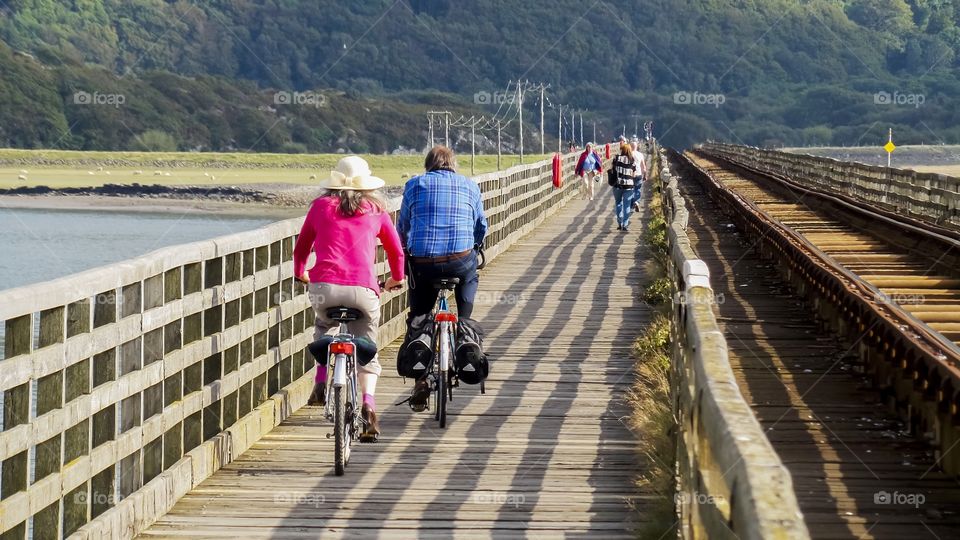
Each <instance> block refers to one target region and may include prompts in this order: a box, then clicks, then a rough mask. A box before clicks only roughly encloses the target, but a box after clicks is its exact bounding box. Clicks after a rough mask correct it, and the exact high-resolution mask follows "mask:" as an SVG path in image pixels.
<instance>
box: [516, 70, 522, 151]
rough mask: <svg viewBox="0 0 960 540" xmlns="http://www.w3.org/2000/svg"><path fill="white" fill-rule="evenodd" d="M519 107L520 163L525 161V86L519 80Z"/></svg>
mask: <svg viewBox="0 0 960 540" xmlns="http://www.w3.org/2000/svg"><path fill="white" fill-rule="evenodd" d="M517 107H519V110H520V163H523V88H522V87H521V86H520V80H519V79H518V80H517Z"/></svg>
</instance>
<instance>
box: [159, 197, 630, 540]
mask: <svg viewBox="0 0 960 540" xmlns="http://www.w3.org/2000/svg"><path fill="white" fill-rule="evenodd" d="M608 195H609V194H607V193H605V194H604V196H603V197H600V198H599V199H600V200H598V201H596V202H595V203H593V204H590V205H587V204H586V203H584V202H580V201H577V202H573V203H570V204H568V206H567V208H565V209H563V210H562V211H561V212H560V213H559V214H558V215H555V216H554V217H552V218H550V219H549V220H548V221H546V222H544V223H543V224H542V225H541V226H539V227H538V228H537V230H536V231H535V232H533V233H532V234H530V235H529V236H527V237H525V238H523V239H522V240H521V241H519V242H518V243H517V244H516V245H514V246H513V247H512V248H511V249H509V250H508V251H506V252H505V253H502V254H501V255H500V257H498V258H497V260H496V261H495V262H493V263H491V264H490V266H488V267H487V268H486V269H485V270H484V271H483V272H482V276H481V292H480V293H479V301H478V305H477V309H476V312H475V316H476V317H477V318H478V320H480V321H481V322H482V324H483V326H484V328H485V329H487V330H488V331H489V337H488V339H487V343H489V347H488V350H489V352H490V353H491V354H492V355H493V357H494V359H495V360H494V362H495V363H494V364H493V371H492V373H491V377H490V379H489V380H488V383H487V393H486V395H480V394H479V392H478V389H477V387H468V386H462V387H461V388H459V389H457V391H456V393H455V394H454V401H453V403H452V404H451V406H450V409H449V410H450V415H451V416H450V420H449V424H448V426H447V427H446V429H440V428H439V427H438V426H437V422H435V421H434V420H433V416H432V414H427V413H424V414H414V413H412V412H411V411H410V409H409V408H408V407H407V406H406V405H402V406H399V407H393V406H392V404H393V403H395V402H397V401H399V400H400V399H402V398H403V397H404V396H406V395H408V394H409V392H410V388H411V386H412V385H411V384H410V381H407V384H406V385H404V384H403V383H402V382H401V380H400V378H399V377H397V376H396V374H395V373H390V372H389V371H388V370H387V369H385V370H384V373H385V374H386V376H385V377H383V379H382V383H381V387H380V389H379V390H378V402H379V403H378V408H379V409H380V410H381V411H382V413H381V414H382V417H381V418H382V420H381V425H382V429H383V430H384V435H383V437H382V439H381V441H380V442H378V443H376V444H370V445H360V446H357V447H355V450H354V453H353V455H352V457H351V462H350V465H349V466H348V468H347V474H346V475H345V476H342V477H337V476H334V475H333V446H332V443H331V439H328V438H327V434H328V433H330V431H331V429H330V425H329V423H328V422H327V421H325V420H324V419H323V417H322V414H321V409H320V408H319V407H304V408H303V409H300V410H299V411H298V412H296V413H295V414H294V415H293V416H292V417H290V418H289V419H287V420H286V421H285V422H283V423H282V424H281V425H280V426H278V427H277V428H276V429H274V430H273V431H272V432H270V433H269V434H267V435H266V436H265V437H264V438H263V439H262V440H261V441H260V442H258V443H256V444H254V445H253V447H252V448H250V450H247V452H245V453H244V454H243V455H242V456H240V458H239V459H238V460H236V461H235V462H233V463H231V464H230V465H227V466H226V467H224V468H223V469H221V470H220V471H219V472H217V473H216V474H214V475H213V476H212V477H211V478H210V479H208V480H206V481H204V482H203V483H201V484H200V485H199V486H197V487H196V488H195V489H194V490H193V491H191V492H190V493H189V494H188V495H186V496H185V497H184V498H183V499H181V501H180V502H179V503H177V505H176V506H175V507H174V508H173V510H171V511H170V512H169V513H167V514H166V515H165V516H164V517H162V518H161V519H160V520H159V521H158V522H157V523H156V524H155V525H153V526H152V527H151V528H150V529H148V530H147V531H145V532H144V533H143V534H142V536H143V537H145V538H174V537H179V538H230V537H233V538H316V537H318V536H320V535H321V534H323V536H324V537H325V538H326V537H328V536H329V537H338V536H349V537H356V538H370V537H372V536H377V537H378V538H411V537H412V536H413V535H414V533H415V535H416V536H417V537H418V538H433V537H436V538H450V537H451V536H453V533H454V532H455V531H460V532H461V533H466V534H469V535H470V536H476V535H478V534H481V535H484V536H491V537H496V538H504V537H509V536H511V535H518V534H522V533H529V534H534V533H541V534H554V535H557V534H587V533H594V534H597V535H598V536H600V537H603V538H631V537H632V534H631V529H632V522H633V521H634V519H635V512H634V511H633V510H631V508H630V507H631V504H632V503H633V502H634V499H635V498H636V497H637V489H636V487H635V486H634V483H633V481H634V474H635V472H636V465H635V463H636V449H635V446H636V442H635V438H634V436H633V435H632V434H631V433H630V432H628V430H627V428H626V427H625V425H624V421H623V417H624V416H626V415H627V407H626V406H625V403H624V396H625V393H626V389H627V387H628V386H629V385H630V384H631V382H632V381H633V372H632V366H633V361H632V359H631V354H630V348H631V344H632V342H633V339H634V338H635V336H636V335H637V334H638V333H639V332H640V331H641V329H642V326H643V321H644V318H645V317H646V313H647V309H646V308H645V307H643V306H641V305H640V302H639V300H638V286H639V284H640V282H641V279H642V278H641V275H640V274H641V270H640V268H641V264H640V263H641V262H642V261H640V260H638V257H639V251H640V250H639V247H638V246H639V243H638V240H639V238H638V237H639V233H629V234H621V233H619V232H618V231H616V228H615V226H611V224H612V222H613V210H612V197H609V196H608ZM395 355H396V349H395V348H394V347H393V346H391V347H389V348H388V349H387V350H386V351H385V352H384V353H383V357H384V358H385V360H386V362H385V363H386V365H387V366H392V362H391V361H390V360H391V359H392V358H395V357H396V356H395Z"/></svg>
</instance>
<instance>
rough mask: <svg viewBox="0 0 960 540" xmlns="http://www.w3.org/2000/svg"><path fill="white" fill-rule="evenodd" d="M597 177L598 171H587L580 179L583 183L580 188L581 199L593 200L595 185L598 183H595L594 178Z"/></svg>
mask: <svg viewBox="0 0 960 540" xmlns="http://www.w3.org/2000/svg"><path fill="white" fill-rule="evenodd" d="M596 177H597V172H596V171H587V172H585V173H583V176H582V177H580V181H581V182H582V184H581V186H580V188H581V189H580V197H581V198H584V199H586V198H588V197H589V198H590V199H593V184H595V183H596V182H594V178H596Z"/></svg>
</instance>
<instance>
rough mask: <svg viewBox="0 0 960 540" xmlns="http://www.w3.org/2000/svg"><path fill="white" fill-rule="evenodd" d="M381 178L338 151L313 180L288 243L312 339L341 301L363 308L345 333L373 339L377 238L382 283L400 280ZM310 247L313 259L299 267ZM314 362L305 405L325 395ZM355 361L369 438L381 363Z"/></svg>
mask: <svg viewBox="0 0 960 540" xmlns="http://www.w3.org/2000/svg"><path fill="white" fill-rule="evenodd" d="M383 185H384V181H383V180H381V179H380V178H377V177H375V176H373V175H372V174H371V173H370V166H369V165H368V164H367V162H366V161H365V160H364V159H363V158H360V157H357V156H349V157H345V158H343V159H341V160H340V162H339V163H337V167H336V169H334V170H333V171H332V172H331V177H330V179H329V180H325V181H324V182H322V183H321V184H320V187H322V188H324V189H326V192H324V193H323V194H321V195H320V197H318V198H317V199H316V200H314V201H313V203H312V204H311V205H310V210H309V211H308V212H307V217H306V218H305V219H304V221H303V227H302V229H301V230H300V236H299V237H298V238H297V243H296V246H294V249H293V272H294V275H295V276H297V278H298V279H300V280H301V281H303V282H305V283H309V286H308V294H309V297H310V303H311V304H312V305H313V310H314V312H315V313H316V329H315V331H314V340H318V339H320V338H321V337H323V336H324V335H326V334H329V333H336V332H337V330H338V328H339V323H337V322H334V321H332V320H330V319H328V318H327V316H326V310H327V309H328V308H331V307H337V306H345V307H351V308H354V309H358V310H360V311H361V312H363V313H364V317H363V318H362V319H359V320H357V321H355V322H351V323H349V328H350V333H351V334H353V335H354V336H355V337H356V338H357V339H368V340H370V341H372V342H373V343H374V344H375V343H376V341H377V328H378V327H379V325H380V298H379V296H380V286H379V284H378V282H377V275H376V272H375V270H374V257H375V254H376V247H377V239H378V238H379V239H380V242H381V243H382V244H383V247H384V249H385V250H386V252H387V260H388V262H389V264H390V272H391V277H390V279H388V280H387V282H386V286H385V288H386V289H389V290H394V289H399V288H400V287H401V286H402V283H403V280H404V256H403V249H402V248H401V245H400V237H399V236H398V234H397V230H396V229H395V228H394V226H393V221H392V220H391V219H390V214H389V213H387V212H386V210H385V205H384V203H383V201H382V200H381V199H380V198H379V197H378V196H377V195H376V190H378V189H380V188H381V187H383ZM311 250H312V251H313V252H314V254H315V255H316V264H314V265H313V267H312V268H310V270H305V269H306V265H307V256H308V255H309V254H310V251H311ZM320 361H321V360H320V359H319V358H318V359H317V362H318V365H317V375H316V382H315V384H314V387H313V393H312V394H311V395H310V399H309V401H308V403H309V404H311V405H323V404H324V403H325V399H326V396H325V395H324V394H325V392H326V380H327V366H326V363H323V364H321V363H320ZM358 367H359V373H358V375H359V376H358V379H359V380H358V384H359V386H360V392H362V394H363V406H362V408H361V412H360V414H361V416H362V418H363V420H364V424H365V426H366V427H365V432H364V433H363V434H362V435H361V437H360V439H361V440H367V441H371V440H376V439H377V437H378V436H379V435H380V427H379V424H378V422H377V412H376V409H377V407H376V401H375V400H374V394H375V392H376V388H377V377H378V376H379V375H380V371H381V368H380V362H379V361H378V359H377V357H374V358H373V360H371V361H370V362H369V363H368V364H367V365H365V366H358Z"/></svg>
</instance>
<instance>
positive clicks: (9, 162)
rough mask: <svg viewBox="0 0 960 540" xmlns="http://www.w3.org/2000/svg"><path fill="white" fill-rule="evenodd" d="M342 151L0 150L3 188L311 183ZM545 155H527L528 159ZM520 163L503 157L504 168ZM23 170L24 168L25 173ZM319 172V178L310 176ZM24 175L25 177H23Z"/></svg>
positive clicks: (394, 176)
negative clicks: (243, 152)
mask: <svg viewBox="0 0 960 540" xmlns="http://www.w3.org/2000/svg"><path fill="white" fill-rule="evenodd" d="M341 157H343V156H341V155H338V154H309V155H301V154H223V153H187V152H178V153H151V152H70V151H60V150H13V149H0V188H14V187H25V186H28V187H31V186H49V187H54V188H62V187H93V186H100V185H103V184H132V183H140V184H164V185H236V184H252V183H289V184H313V183H316V182H318V181H319V180H322V179H324V178H326V177H327V176H328V175H329V171H330V170H331V169H333V167H334V166H335V165H336V163H337V161H338V160H339V159H340V158H341ZM363 157H364V158H365V159H366V160H367V161H368V162H369V163H370V167H371V169H372V170H373V173H374V174H375V175H377V176H379V177H381V178H383V179H384V180H386V181H387V183H388V184H400V183H402V182H403V179H404V175H410V174H417V173H420V172H422V170H423V156H418V155H413V156H389V155H365V156H363ZM541 159H545V156H539V155H531V156H524V162H525V163H533V162H534V161H539V160H541ZM458 161H459V164H460V172H462V173H464V174H467V175H469V174H470V161H471V160H470V156H469V155H459V156H458ZM519 162H520V159H519V156H513V155H511V156H503V159H502V163H501V164H502V168H507V167H511V166H513V165H516V164H518V163H519ZM496 169H497V156H495V155H493V156H490V155H483V156H477V162H476V165H475V171H476V174H481V173H484V172H491V171H495V170H496ZM23 171H26V173H24V172H23ZM312 175H316V179H312V178H311V176H312ZM21 176H23V177H25V178H26V179H25V180H24V179H22V178H20V177H21Z"/></svg>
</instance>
